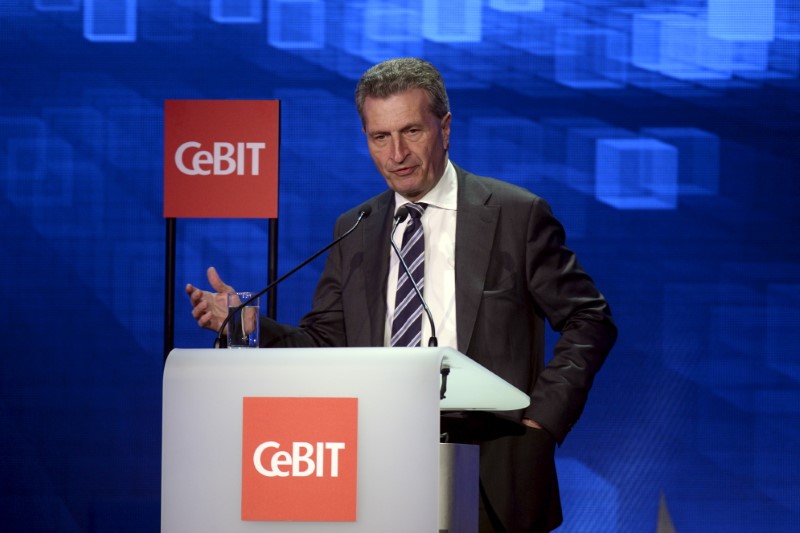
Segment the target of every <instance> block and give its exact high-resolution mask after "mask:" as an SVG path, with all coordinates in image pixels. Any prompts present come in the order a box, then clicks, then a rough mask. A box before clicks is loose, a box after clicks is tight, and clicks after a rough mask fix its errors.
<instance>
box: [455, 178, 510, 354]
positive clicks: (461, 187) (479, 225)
mask: <svg viewBox="0 0 800 533" xmlns="http://www.w3.org/2000/svg"><path fill="white" fill-rule="evenodd" d="M456 173H457V176H458V218H457V220H456V330H457V335H458V350H459V351H460V352H462V353H466V351H467V348H469V344H470V340H471V339H472V332H473V330H474V327H475V320H476V319H477V316H478V308H479V307H480V303H481V297H482V295H483V288H484V283H485V280H486V271H487V269H488V268H489V259H490V258H491V253H492V249H493V244H494V235H495V228H496V227H497V219H498V216H499V214H500V207H499V206H493V205H488V202H489V198H490V197H491V191H490V190H489V189H488V188H487V187H486V186H485V185H483V184H482V183H480V182H479V181H478V180H476V179H475V177H474V175H472V174H469V173H468V172H465V171H464V170H462V169H461V168H459V167H456Z"/></svg>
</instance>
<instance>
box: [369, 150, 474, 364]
mask: <svg viewBox="0 0 800 533" xmlns="http://www.w3.org/2000/svg"><path fill="white" fill-rule="evenodd" d="M394 201H395V209H399V208H400V207H401V206H403V205H405V204H407V203H408V200H406V199H405V198H403V197H402V196H400V195H399V194H397V193H395V195H394ZM418 203H424V204H428V207H427V208H426V209H425V213H423V215H422V229H423V235H424V237H425V274H424V276H425V284H424V287H423V290H422V293H423V295H424V296H425V301H426V302H427V303H428V308H429V309H430V310H431V315H433V321H434V324H436V337H437V339H438V341H439V346H450V347H452V348H456V349H457V348H458V340H457V339H458V337H457V336H456V275H455V272H456V270H455V268H456V215H457V209H456V208H457V204H458V180H457V179H456V170H455V168H454V167H453V165H452V163H450V161H449V160H448V161H447V165H446V166H445V170H444V174H443V175H442V178H441V179H440V180H439V183H437V184H436V186H435V187H434V188H433V189H431V190H430V191H429V192H428V194H426V195H425V196H424V197H422V198H421V199H420V200H419V202H418ZM395 212H396V211H395ZM410 222H411V217H408V218H407V219H406V223H405V224H400V225H399V226H398V227H397V230H396V231H395V232H394V242H395V243H396V244H397V247H398V248H402V246H403V232H404V231H405V226H406V225H407V224H408V223H410ZM401 268H402V267H401V266H400V260H399V259H398V258H397V254H396V253H395V251H394V249H392V248H390V249H389V279H388V280H387V284H386V285H387V287H386V328H385V330H384V345H385V346H391V343H390V338H391V336H392V318H393V317H394V303H395V297H396V296H397V294H396V293H397V273H398V270H399V269H401ZM422 315H423V316H422V346H427V345H428V339H430V336H431V328H430V324H429V322H428V317H427V315H426V314H425V313H424V312H423V313H422Z"/></svg>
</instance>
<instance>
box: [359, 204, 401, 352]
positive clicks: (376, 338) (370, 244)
mask: <svg viewBox="0 0 800 533" xmlns="http://www.w3.org/2000/svg"><path fill="white" fill-rule="evenodd" d="M393 207H394V193H393V192H392V191H386V192H385V193H383V194H381V195H379V196H378V197H377V198H376V199H375V203H374V204H373V205H372V212H373V213H374V214H373V215H372V217H370V219H368V220H367V224H365V225H364V234H363V243H362V245H363V251H364V269H363V275H364V287H365V289H366V294H365V295H364V296H365V299H366V301H367V309H368V313H369V317H368V319H369V321H370V324H371V327H370V339H369V340H370V345H371V346H383V335H384V332H383V330H384V326H385V323H386V278H387V277H388V276H389V236H390V233H391V230H392V220H393V215H394V209H393Z"/></svg>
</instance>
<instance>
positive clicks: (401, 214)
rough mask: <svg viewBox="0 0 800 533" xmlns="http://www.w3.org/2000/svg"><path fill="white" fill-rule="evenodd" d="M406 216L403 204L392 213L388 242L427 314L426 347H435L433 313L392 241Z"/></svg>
mask: <svg viewBox="0 0 800 533" xmlns="http://www.w3.org/2000/svg"><path fill="white" fill-rule="evenodd" d="M406 218H408V207H406V206H405V205H403V206H401V207H400V209H398V210H397V213H395V215H394V225H393V226H392V234H391V236H390V237H389V242H390V243H391V244H392V248H394V251H395V253H396V254H397V257H398V258H399V259H400V264H401V265H403V270H404V271H405V273H406V276H408V279H409V281H411V286H412V287H414V292H416V293H417V297H419V301H420V302H422V308H423V309H424V310H425V313H426V314H427V315H428V322H429V323H430V325H431V338H430V339H428V347H429V348H435V347H437V346H439V340H438V339H437V338H436V326H435V325H434V323H433V315H431V310H430V309H429V308H428V304H427V302H426V301H425V298H423V297H422V292H421V291H420V290H419V287H418V286H417V282H416V281H414V278H413V277H412V276H411V271H410V270H409V268H408V264H406V260H405V259H403V254H401V253H400V249H399V248H398V247H397V245H396V244H395V242H394V232H395V230H396V229H397V226H399V225H400V224H402V223H403V222H405V220H406Z"/></svg>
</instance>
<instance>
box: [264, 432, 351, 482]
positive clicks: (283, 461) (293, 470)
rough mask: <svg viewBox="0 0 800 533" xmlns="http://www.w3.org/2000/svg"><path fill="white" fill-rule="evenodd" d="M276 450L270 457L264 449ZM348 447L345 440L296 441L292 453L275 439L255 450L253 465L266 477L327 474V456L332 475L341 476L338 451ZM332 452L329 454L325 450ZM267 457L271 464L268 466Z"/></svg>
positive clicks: (321, 475) (292, 446)
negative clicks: (266, 464)
mask: <svg viewBox="0 0 800 533" xmlns="http://www.w3.org/2000/svg"><path fill="white" fill-rule="evenodd" d="M269 449H275V450H277V451H275V452H274V453H273V454H272V456H271V457H269V455H267V456H266V457H265V452H266V451H267V450H269ZM344 449H345V445H344V442H317V443H315V444H311V443H310V442H293V443H292V445H291V450H292V451H291V453H290V452H288V451H285V450H281V445H280V444H279V443H277V442H275V441H271V440H270V441H266V442H262V443H261V444H259V445H258V447H256V450H255V452H253V466H254V467H255V469H256V471H258V473H259V474H261V475H262V476H266V477H289V476H292V477H308V476H311V475H315V476H316V477H324V476H325V475H326V472H325V463H326V461H325V457H326V456H328V458H329V459H328V464H329V466H330V468H329V474H328V475H330V477H339V452H340V451H341V450H344ZM326 452H330V453H326ZM265 459H266V460H267V462H268V463H269V467H265V466H264V463H265Z"/></svg>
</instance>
